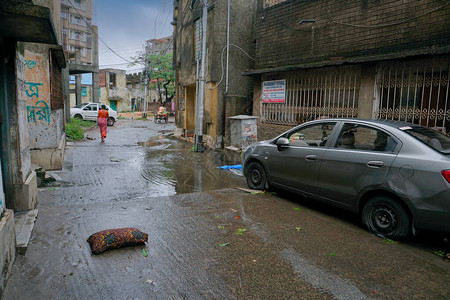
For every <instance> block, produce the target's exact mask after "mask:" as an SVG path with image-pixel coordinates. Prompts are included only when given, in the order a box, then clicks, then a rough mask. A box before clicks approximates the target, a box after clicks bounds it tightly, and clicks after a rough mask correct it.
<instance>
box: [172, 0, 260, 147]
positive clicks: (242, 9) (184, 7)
mask: <svg viewBox="0 0 450 300" xmlns="http://www.w3.org/2000/svg"><path fill="white" fill-rule="evenodd" d="M230 1H231V8H230V22H229V23H230V26H229V29H230V35H229V36H230V39H229V40H228V41H227V12H228V10H227V7H228V3H227V1H216V2H214V1H208V2H209V5H210V6H209V9H208V18H207V40H206V45H207V46H206V48H207V51H206V59H205V64H206V88H205V91H204V92H205V100H204V112H203V115H204V119H203V129H204V130H203V136H204V139H203V140H204V141H205V142H206V144H207V145H208V146H209V147H213V148H223V147H224V145H225V144H229V134H227V132H229V122H228V119H227V118H228V117H231V116H235V115H240V114H249V113H251V102H252V96H251V95H252V89H251V84H252V82H251V79H250V78H246V77H243V76H241V73H242V72H243V71H244V70H246V69H249V68H252V66H253V62H252V60H251V59H250V58H249V56H248V55H250V56H251V55H252V54H253V51H252V49H253V39H252V28H253V24H254V18H255V14H256V2H257V1H256V0H247V1H236V0H230ZM192 3H193V1H188V0H179V1H174V22H173V24H174V35H173V36H174V42H173V43H174V66H175V68H176V106H175V109H176V127H177V132H176V134H177V135H183V136H186V137H188V136H192V135H193V134H194V130H195V126H196V118H197V116H198V115H199V114H198V113H196V105H197V98H198V92H199V89H198V87H197V79H198V70H199V65H200V63H201V62H200V59H201V44H202V1H196V2H195V4H194V5H193V6H191V5H192ZM227 42H228V43H227ZM227 44H230V46H229V47H228V51H229V52H230V57H229V63H228V64H227V61H226V57H225V53H226V51H227ZM227 67H228V70H229V74H230V76H229V78H228V80H227V78H226V73H227V72H226V70H227ZM226 82H227V83H228V85H227V84H226ZM227 128H228V129H227ZM227 141H228V142H227Z"/></svg>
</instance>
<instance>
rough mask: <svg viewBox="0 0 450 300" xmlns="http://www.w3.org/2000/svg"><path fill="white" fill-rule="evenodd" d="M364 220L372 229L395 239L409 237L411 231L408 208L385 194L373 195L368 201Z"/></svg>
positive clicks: (364, 210) (364, 211)
mask: <svg viewBox="0 0 450 300" xmlns="http://www.w3.org/2000/svg"><path fill="white" fill-rule="evenodd" d="M362 221H363V223H364V225H366V227H367V228H368V229H369V230H370V231H372V232H374V233H377V234H381V235H383V236H384V237H386V238H389V239H393V240H398V239H404V238H407V237H408V236H409V233H410V231H411V218H410V217H409V215H408V213H407V212H406V210H405V209H404V208H403V207H402V206H401V205H400V204H399V203H398V202H396V201H394V200H393V199H391V198H389V197H385V196H376V197H373V198H372V199H370V200H369V201H368V202H367V203H366V205H365V206H364V208H363V211H362Z"/></svg>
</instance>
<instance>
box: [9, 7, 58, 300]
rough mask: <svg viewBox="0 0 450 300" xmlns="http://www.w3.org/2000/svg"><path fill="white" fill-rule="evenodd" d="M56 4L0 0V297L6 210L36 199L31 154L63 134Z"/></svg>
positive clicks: (12, 239) (11, 242) (11, 227)
mask: <svg viewBox="0 0 450 300" xmlns="http://www.w3.org/2000/svg"><path fill="white" fill-rule="evenodd" d="M58 7H59V3H58V5H55V3H54V2H53V1H50V0H36V1H31V0H29V1H25V0H23V1H15V0H7V1H1V2H0V61H1V63H0V95H1V96H0V99H1V101H0V129H1V130H0V138H1V139H0V140H1V152H0V163H1V172H0V173H1V180H2V183H1V184H0V201H1V202H0V270H1V276H0V298H1V294H2V291H3V288H4V285H5V283H6V280H7V279H8V276H9V272H10V270H11V267H12V264H13V261H14V258H15V245H16V240H15V238H16V237H15V230H14V214H13V211H12V210H16V211H22V210H30V209H33V208H35V207H36V205H37V181H36V173H35V172H34V171H33V167H32V163H33V162H35V161H36V158H35V157H34V155H33V154H34V153H36V152H35V151H36V150H42V149H47V148H46V147H50V148H54V147H55V146H57V145H58V143H60V138H61V137H62V136H63V135H64V128H63V126H62V124H63V120H62V122H61V119H62V117H61V115H62V107H61V105H60V104H61V103H62V98H61V95H60V89H61V85H62V81H61V73H62V68H64V67H65V59H64V54H63V52H62V47H61V45H59V44H58V43H59V38H60V37H59V35H58V33H59V32H60V28H59V27H58V26H59V22H58V20H59V13H60V12H59V8H58ZM45 139H50V141H46V140H45ZM3 208H6V209H5V210H3Z"/></svg>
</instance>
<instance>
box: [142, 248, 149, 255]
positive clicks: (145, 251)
mask: <svg viewBox="0 0 450 300" xmlns="http://www.w3.org/2000/svg"><path fill="white" fill-rule="evenodd" d="M142 255H143V256H144V257H147V256H148V251H147V249H142Z"/></svg>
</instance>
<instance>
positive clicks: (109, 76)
mask: <svg viewBox="0 0 450 300" xmlns="http://www.w3.org/2000/svg"><path fill="white" fill-rule="evenodd" d="M99 78H100V80H99V82H100V84H99V85H100V103H104V104H107V105H109V106H110V107H111V108H112V109H114V110H115V111H117V112H125V111H131V110H132V106H131V97H130V91H129V90H128V89H127V78H126V71H125V70H119V69H101V70H100V76H99Z"/></svg>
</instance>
